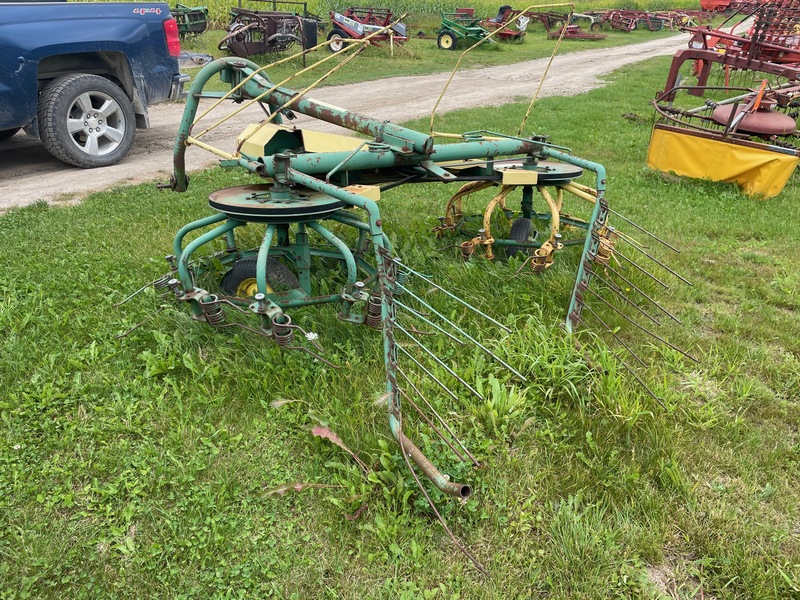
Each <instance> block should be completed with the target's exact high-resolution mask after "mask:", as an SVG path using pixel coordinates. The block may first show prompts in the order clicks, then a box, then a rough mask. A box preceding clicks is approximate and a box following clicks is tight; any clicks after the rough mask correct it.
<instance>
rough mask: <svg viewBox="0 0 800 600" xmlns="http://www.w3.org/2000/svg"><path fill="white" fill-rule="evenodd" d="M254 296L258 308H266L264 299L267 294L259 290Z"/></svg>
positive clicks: (261, 309) (260, 309)
mask: <svg viewBox="0 0 800 600" xmlns="http://www.w3.org/2000/svg"><path fill="white" fill-rule="evenodd" d="M253 298H254V300H255V301H256V304H257V305H258V310H259V311H263V310H264V308H265V305H264V299H265V298H266V296H265V295H264V294H262V293H261V292H258V293H257V294H256V295H255V296H253Z"/></svg>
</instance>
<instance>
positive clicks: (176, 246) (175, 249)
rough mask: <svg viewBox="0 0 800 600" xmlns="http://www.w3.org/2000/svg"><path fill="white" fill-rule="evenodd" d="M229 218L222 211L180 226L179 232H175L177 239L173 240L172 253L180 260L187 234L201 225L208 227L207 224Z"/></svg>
mask: <svg viewBox="0 0 800 600" xmlns="http://www.w3.org/2000/svg"><path fill="white" fill-rule="evenodd" d="M227 218H228V217H227V216H226V215H224V214H222V213H220V214H217V215H211V216H210V217H204V218H202V219H199V220H197V221H194V222H193V223H189V224H188V225H184V226H183V227H181V228H180V230H179V231H178V233H177V234H175V240H174V241H173V242H172V253H173V254H174V255H175V257H176V258H177V259H179V260H180V257H181V254H182V253H183V238H185V237H186V235H187V234H189V233H191V232H192V231H194V230H195V229H200V228H201V227H206V226H207V225H213V224H214V223H219V222H220V221H224V220H225V219H227Z"/></svg>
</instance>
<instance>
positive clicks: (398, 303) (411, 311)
mask: <svg viewBox="0 0 800 600" xmlns="http://www.w3.org/2000/svg"><path fill="white" fill-rule="evenodd" d="M401 287H402V286H401ZM394 303H395V304H396V305H397V306H399V307H400V308H403V309H405V310H407V311H409V312H410V313H412V314H414V315H415V316H417V317H419V318H420V319H422V320H423V321H425V322H426V323H427V324H428V325H430V326H431V327H433V328H434V329H436V330H437V331H439V332H441V333H443V334H445V335H446V336H447V337H449V338H450V339H451V340H453V341H454V342H455V343H457V344H460V345H461V346H463V345H464V344H465V342H464V340H460V339H458V338H457V337H456V336H454V335H453V334H452V333H450V332H449V331H447V330H446V329H444V328H443V327H441V326H440V325H437V324H436V323H434V322H433V321H431V320H430V319H428V318H427V317H424V316H423V315H422V313H421V312H419V311H416V310H414V309H413V308H411V307H410V306H406V305H405V304H403V303H402V302H400V300H398V299H397V298H395V300H394ZM414 333H416V334H423V335H435V334H434V333H432V332H431V333H425V332H421V331H415V332H414Z"/></svg>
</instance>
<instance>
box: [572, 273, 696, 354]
mask: <svg viewBox="0 0 800 600" xmlns="http://www.w3.org/2000/svg"><path fill="white" fill-rule="evenodd" d="M586 289H587V290H588V291H589V292H591V293H592V294H593V295H594V296H596V297H597V298H598V299H599V300H600V302H602V303H603V304H605V305H606V306H608V307H609V308H610V309H611V310H613V311H614V312H615V313H617V314H618V315H619V316H621V317H622V318H623V319H625V320H626V321H628V323H630V324H631V325H633V326H635V327H638V328H639V329H641V330H642V331H644V332H645V333H646V334H647V335H650V336H652V337H654V338H655V339H657V340H658V341H659V342H661V343H662V344H664V345H666V346H669V347H670V348H672V349H673V350H675V351H676V352H680V353H681V354H683V355H684V356H685V357H686V358H688V359H690V360H693V361H694V362H696V363H697V364H698V365H699V364H700V361H699V360H697V359H696V358H695V357H694V356H692V355H691V354H689V353H688V352H685V351H684V350H681V349H680V348H678V347H677V346H676V345H675V344H673V343H671V342H668V341H667V340H665V339H664V338H663V337H661V336H660V335H658V334H656V333H653V332H652V331H650V330H649V329H647V328H646V327H644V326H642V325H640V324H639V323H637V322H636V321H634V320H633V319H631V318H630V317H629V316H628V315H626V314H625V313H624V312H622V311H621V310H620V309H618V308H617V307H616V306H614V305H613V304H611V303H610V302H609V301H608V300H606V299H605V298H603V297H602V296H601V295H600V294H598V293H597V292H595V291H594V290H593V289H591V288H586ZM584 306H585V305H584ZM589 310H591V309H589Z"/></svg>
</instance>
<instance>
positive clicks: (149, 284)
mask: <svg viewBox="0 0 800 600" xmlns="http://www.w3.org/2000/svg"><path fill="white" fill-rule="evenodd" d="M162 279H164V277H163V276H162V277H159V278H158V279H155V280H153V281H151V282H150V283H145V284H144V285H143V286H142V287H140V288H139V289H138V290H136V291H135V292H133V293H132V294H131V295H130V296H128V297H127V298H125V299H124V300H120V301H119V302H117V303H115V304H112V305H111V306H113V307H114V308H117V307H120V306H122V305H123V304H125V303H126V302H130V301H131V300H132V299H133V298H135V297H136V296H138V295H139V294H141V293H142V292H143V291H145V290H146V289H147V288H149V287H151V286H154V285H155V284H156V283H158V282H159V281H161V280H162Z"/></svg>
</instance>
